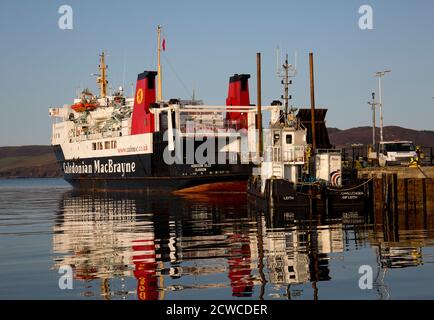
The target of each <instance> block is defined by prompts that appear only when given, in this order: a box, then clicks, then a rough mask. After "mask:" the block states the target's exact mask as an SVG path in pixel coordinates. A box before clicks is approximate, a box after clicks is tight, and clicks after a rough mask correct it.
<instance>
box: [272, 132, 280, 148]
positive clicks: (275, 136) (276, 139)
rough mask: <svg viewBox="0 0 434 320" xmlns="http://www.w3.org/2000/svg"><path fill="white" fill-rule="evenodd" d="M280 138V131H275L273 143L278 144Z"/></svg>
mask: <svg viewBox="0 0 434 320" xmlns="http://www.w3.org/2000/svg"><path fill="white" fill-rule="evenodd" d="M279 140H280V132H278V131H276V132H274V139H273V145H275V144H277V143H278V142H279Z"/></svg>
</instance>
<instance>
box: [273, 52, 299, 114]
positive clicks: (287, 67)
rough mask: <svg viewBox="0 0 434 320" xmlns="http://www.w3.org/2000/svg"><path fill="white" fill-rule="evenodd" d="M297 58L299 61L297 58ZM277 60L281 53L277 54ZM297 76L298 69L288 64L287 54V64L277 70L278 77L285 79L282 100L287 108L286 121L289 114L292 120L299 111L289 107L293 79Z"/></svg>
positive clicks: (286, 57)
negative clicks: (290, 87)
mask: <svg viewBox="0 0 434 320" xmlns="http://www.w3.org/2000/svg"><path fill="white" fill-rule="evenodd" d="M295 58H296V60H297V56H296V57H295ZM277 59H278V60H279V51H278V52H277ZM278 64H279V61H278ZM282 69H283V70H282ZM290 72H291V73H290ZM296 74H297V67H296V66H293V65H292V64H290V63H289V62H288V54H286V56H285V63H284V64H282V65H281V66H280V68H279V66H278V68H277V75H278V76H279V77H281V78H283V79H282V82H281V83H282V85H283V95H282V96H281V99H283V106H284V107H285V120H288V114H289V113H290V114H291V118H292V117H293V116H294V112H295V111H297V109H296V108H293V107H292V106H291V107H290V106H289V100H291V99H292V96H291V95H289V86H290V85H291V84H292V80H291V78H293V77H295V76H296ZM288 111H289V112H288Z"/></svg>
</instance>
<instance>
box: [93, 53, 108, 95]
mask: <svg viewBox="0 0 434 320" xmlns="http://www.w3.org/2000/svg"><path fill="white" fill-rule="evenodd" d="M99 57H100V59H99V72H100V74H99V77H98V78H97V81H96V82H97V83H98V85H99V88H100V96H101V98H105V97H106V96H107V83H108V81H107V74H106V72H107V66H106V64H105V53H104V51H103V52H102V53H101V54H100V56H99Z"/></svg>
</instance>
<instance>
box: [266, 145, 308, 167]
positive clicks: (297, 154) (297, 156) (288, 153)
mask: <svg viewBox="0 0 434 320" xmlns="http://www.w3.org/2000/svg"><path fill="white" fill-rule="evenodd" d="M305 151H306V148H305V147H304V146H298V145H295V146H291V147H285V149H284V150H282V147H281V146H268V147H265V153H264V160H265V161H266V162H269V161H272V162H290V163H295V162H305Z"/></svg>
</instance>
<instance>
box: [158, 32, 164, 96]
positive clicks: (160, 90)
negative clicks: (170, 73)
mask: <svg viewBox="0 0 434 320" xmlns="http://www.w3.org/2000/svg"><path fill="white" fill-rule="evenodd" d="M157 41H158V44H157V64H158V67H157V74H158V91H157V101H162V100H163V74H162V71H161V60H160V54H161V26H158V27H157Z"/></svg>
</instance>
